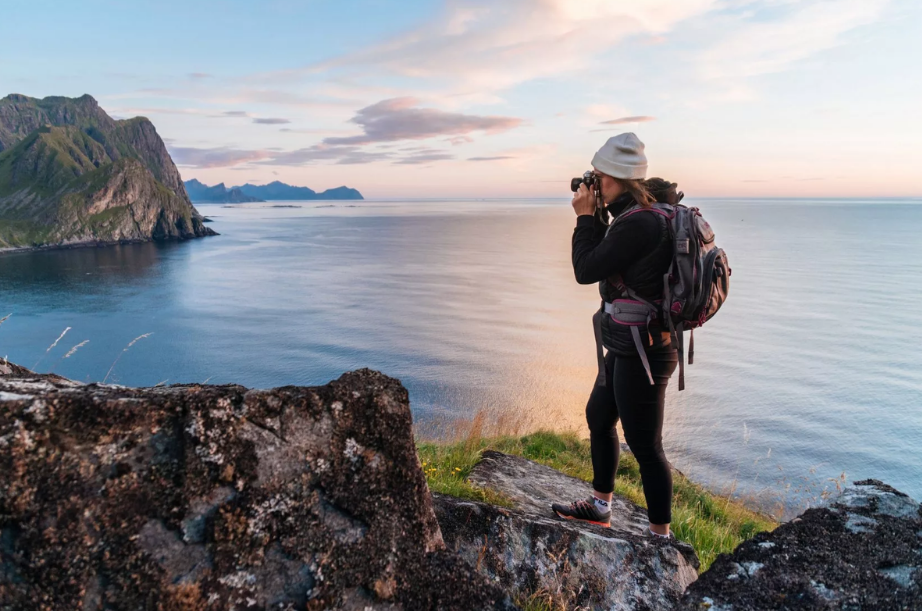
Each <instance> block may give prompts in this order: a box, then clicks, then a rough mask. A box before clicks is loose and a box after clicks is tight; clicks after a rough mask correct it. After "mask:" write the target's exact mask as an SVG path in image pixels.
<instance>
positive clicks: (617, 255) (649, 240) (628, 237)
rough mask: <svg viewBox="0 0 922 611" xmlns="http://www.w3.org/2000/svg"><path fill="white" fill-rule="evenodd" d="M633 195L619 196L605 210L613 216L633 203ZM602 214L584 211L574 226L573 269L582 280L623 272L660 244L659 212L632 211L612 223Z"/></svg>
mask: <svg viewBox="0 0 922 611" xmlns="http://www.w3.org/2000/svg"><path fill="white" fill-rule="evenodd" d="M633 203H634V199H633V198H631V197H628V198H623V197H618V198H616V199H615V201H613V202H612V203H611V204H609V205H608V206H607V207H606V208H605V211H606V212H608V213H609V214H610V215H611V217H612V218H615V217H617V216H618V215H619V214H620V213H621V212H623V211H624V209H625V208H626V207H627V206H629V205H631V204H633ZM606 229H608V226H607V225H606V224H605V223H603V222H602V220H601V219H600V218H599V215H597V214H596V215H593V214H581V215H580V216H578V217H576V229H574V230H573V271H574V273H575V274H576V281H577V282H578V283H580V284H593V283H594V282H599V281H601V280H604V279H605V278H608V277H610V276H617V275H621V274H623V273H624V272H625V270H627V268H628V267H629V266H630V265H631V264H632V263H634V262H636V261H639V260H641V259H643V258H644V257H646V256H647V255H649V254H651V253H652V252H653V250H654V249H655V248H656V247H657V246H659V244H660V232H661V227H660V221H659V219H658V217H657V215H656V214H652V213H642V214H632V215H630V216H628V217H627V218H625V219H623V220H622V221H621V222H620V223H618V224H617V225H615V226H614V227H612V230H611V231H610V232H609V233H608V236H606V235H605V230H606Z"/></svg>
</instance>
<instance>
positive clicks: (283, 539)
mask: <svg viewBox="0 0 922 611" xmlns="http://www.w3.org/2000/svg"><path fill="white" fill-rule="evenodd" d="M509 606H510V605H509V603H508V602H507V600H506V596H505V595H504V594H503V593H502V592H501V591H500V590H499V589H498V588H497V587H495V586H493V585H491V584H489V583H488V582H487V580H486V579H484V578H483V577H481V576H480V575H478V574H477V573H475V572H474V571H473V569H472V568H471V567H470V566H469V565H467V564H465V563H464V562H463V561H461V560H460V559H459V558H458V557H457V556H456V555H454V554H453V553H451V552H448V551H446V550H445V549H444V543H443V541H442V537H441V535H440V532H439V526H438V523H437V522H436V518H435V515H434V513H433V510H432V505H431V501H430V497H429V492H428V489H427V487H426V482H425V479H424V476H423V474H422V471H421V469H420V466H419V463H418V459H417V457H416V452H415V446H414V444H413V439H412V436H411V420H410V410H409V404H408V397H407V392H406V390H405V389H404V388H403V386H401V385H400V383H399V382H398V381H397V380H394V379H392V378H389V377H387V376H384V375H382V374H380V373H377V372H374V371H370V370H367V369H363V370H360V371H356V372H352V373H347V374H345V375H343V376H342V377H340V378H339V379H338V380H336V381H334V382H331V383H329V384H327V385H326V386H319V387H313V388H304V387H294V386H288V387H284V388H277V389H272V390H247V389H246V388H243V387H241V386H234V385H226V386H201V385H186V386H181V385H174V386H171V387H165V388H148V389H131V388H124V387H119V386H105V385H97V384H88V385H83V384H78V383H76V382H71V381H69V380H65V379H63V378H60V377H57V376H38V375H35V374H32V373H31V372H28V371H27V370H24V369H22V368H20V367H17V366H15V365H10V364H6V363H4V364H3V368H2V369H0V609H3V610H7V609H10V610H12V609H30V610H64V609H67V610H82V611H95V610H102V609H106V610H126V611H127V610H132V611H134V610H137V609H151V610H153V609H157V610H160V609H162V610H176V611H178V610H186V609H188V610H190V611H191V610H231V609H238V610H242V609H290V610H294V609H298V610H301V609H309V610H319V609H349V610H352V609H355V610H362V611H364V610H379V609H381V610H384V609H386V610H397V609H408V610H409V609H459V610H460V609H465V610H467V609H494V608H509Z"/></svg>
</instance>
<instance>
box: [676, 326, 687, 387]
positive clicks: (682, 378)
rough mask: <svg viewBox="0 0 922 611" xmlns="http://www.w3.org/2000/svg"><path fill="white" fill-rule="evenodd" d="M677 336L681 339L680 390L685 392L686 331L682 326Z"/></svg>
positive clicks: (679, 348) (679, 346)
mask: <svg viewBox="0 0 922 611" xmlns="http://www.w3.org/2000/svg"><path fill="white" fill-rule="evenodd" d="M676 334H677V335H678V338H679V345H678V350H679V390H685V356H684V354H683V353H684V352H685V330H684V329H683V328H682V325H681V324H679V328H678V330H677V333H676Z"/></svg>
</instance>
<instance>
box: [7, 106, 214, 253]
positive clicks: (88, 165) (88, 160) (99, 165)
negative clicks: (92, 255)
mask: <svg viewBox="0 0 922 611" xmlns="http://www.w3.org/2000/svg"><path fill="white" fill-rule="evenodd" d="M206 235H215V232H214V231H213V230H211V229H209V228H207V227H205V226H204V225H203V222H202V216H201V215H200V214H199V213H198V211H196V210H195V208H194V207H193V206H192V204H191V202H190V201H189V198H188V195H187V194H186V190H185V187H184V186H183V183H182V179H181V177H180V175H179V171H178V170H177V169H176V166H175V165H174V164H173V161H172V159H171V158H170V155H169V153H168V152H167V150H166V146H164V144H163V141H162V140H161V139H160V136H159V135H158V134H157V131H156V129H154V126H153V124H152V123H151V122H150V121H148V120H147V119H145V118H143V117H137V118H134V119H128V120H124V121H116V120H114V119H112V118H111V117H109V116H108V115H107V114H106V113H105V112H104V111H103V110H102V109H101V108H100V107H99V105H98V104H97V103H96V100H94V99H93V98H92V97H90V96H88V95H85V96H82V97H80V98H73V99H72V98H63V97H48V98H44V99H41V100H39V99H35V98H30V97H27V96H23V95H18V94H13V95H9V96H7V97H5V98H3V99H0V249H4V248H14V247H39V246H66V245H79V244H100V243H114V242H132V241H147V240H165V239H188V238H195V237H201V236H206Z"/></svg>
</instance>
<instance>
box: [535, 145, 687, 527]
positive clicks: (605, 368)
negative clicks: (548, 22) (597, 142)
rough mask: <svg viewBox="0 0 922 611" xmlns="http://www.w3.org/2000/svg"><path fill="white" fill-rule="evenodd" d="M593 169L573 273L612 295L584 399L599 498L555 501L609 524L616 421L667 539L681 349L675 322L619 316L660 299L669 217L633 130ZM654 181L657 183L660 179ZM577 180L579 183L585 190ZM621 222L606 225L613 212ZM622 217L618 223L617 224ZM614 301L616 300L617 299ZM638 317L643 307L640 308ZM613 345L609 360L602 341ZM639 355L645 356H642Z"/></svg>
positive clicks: (582, 200) (671, 188) (582, 201)
mask: <svg viewBox="0 0 922 611" xmlns="http://www.w3.org/2000/svg"><path fill="white" fill-rule="evenodd" d="M592 167H593V171H592V172H591V173H590V172H587V173H586V174H585V175H584V177H583V178H582V179H574V181H573V185H572V187H573V189H574V191H575V195H574V196H573V210H574V211H575V212H576V214H577V218H576V229H575V230H574V232H573V270H574V272H575V273H576V281H577V282H578V283H580V284H592V283H595V282H598V283H599V292H600V293H601V295H602V299H603V301H604V304H603V307H602V309H601V310H600V311H599V312H597V313H596V315H595V316H594V317H593V322H594V324H595V330H596V343H597V352H598V358H599V375H598V378H597V380H596V385H595V387H594V388H593V389H592V393H591V395H590V396H589V401H588V404H587V405H586V420H587V421H588V423H589V432H590V436H589V439H590V444H591V448H592V469H593V482H592V486H593V495H592V497H591V498H589V499H581V500H577V501H575V502H573V503H570V504H554V505H553V510H554V511H555V512H556V513H557V515H559V516H560V517H563V518H567V519H573V520H583V521H586V522H590V523H593V524H601V525H603V526H609V525H610V524H611V501H612V492H613V491H614V488H615V472H616V471H617V469H618V459H619V450H620V448H619V443H618V434H617V431H616V430H615V425H616V424H617V422H618V420H619V419H620V420H621V426H622V428H623V429H624V437H625V441H626V442H627V444H628V446H629V447H630V449H631V451H632V452H633V453H634V456H635V457H636V459H637V462H638V463H639V465H640V475H641V479H642V481H643V491H644V496H645V497H646V500H647V513H648V516H649V520H650V532H649V534H650V536H660V537H665V538H668V537H670V536H671V534H670V532H669V523H670V522H671V520H672V515H671V513H672V512H671V510H672V472H671V469H670V465H669V461H667V460H666V455H665V453H664V452H663V440H662V430H663V411H664V402H665V397H666V385H667V384H668V383H669V378H670V377H671V376H672V374H673V372H674V371H675V370H676V367H677V365H678V356H677V351H676V348H675V347H674V346H673V344H672V342H671V339H670V337H671V334H670V331H669V329H668V328H664V325H663V324H662V322H661V321H660V320H658V319H657V318H656V317H653V316H652V315H650V314H649V310H643V315H642V316H641V319H643V320H641V321H640V322H637V323H632V322H631V321H630V318H626V319H625V318H623V317H622V318H621V320H626V321H627V322H619V321H618V320H616V319H615V317H616V316H617V314H616V312H617V313H621V312H623V311H627V312H628V314H627V315H628V316H630V314H631V312H630V311H629V310H630V309H631V308H632V307H635V306H639V307H641V308H642V306H640V305H639V304H651V303H652V304H655V303H661V302H662V299H663V291H664V288H663V277H664V275H665V274H666V273H667V271H668V270H669V268H670V264H671V263H672V259H673V248H674V247H673V241H672V238H671V236H670V233H669V227H668V225H667V220H666V218H665V217H664V216H663V215H662V214H656V213H655V212H656V210H653V209H652V205H653V202H654V197H653V195H651V193H650V191H649V190H648V183H645V181H644V179H645V178H646V174H647V158H646V156H645V155H644V145H643V143H642V142H641V141H640V139H638V138H637V136H636V135H634V134H632V133H626V134H620V135H618V136H615V137H613V138H610V139H609V140H608V142H606V143H605V145H604V146H602V148H601V149H599V151H598V152H597V153H596V154H595V156H594V157H593V159H592ZM654 181H655V182H654ZM650 183H651V184H652V185H654V186H656V187H657V188H658V189H663V192H662V193H658V195H662V197H657V198H656V199H660V200H661V201H669V200H672V201H669V203H675V201H677V200H676V197H675V185H674V184H671V183H667V182H665V181H662V180H660V179H651V181H650ZM577 187H578V188H577ZM608 218H611V219H613V220H612V221H611V222H610V223H606V219H608ZM614 219H617V223H616V222H615V221H614ZM616 300H617V301H618V303H615V302H616ZM634 314H636V312H635V313H634ZM603 345H604V347H605V348H606V349H607V354H606V355H605V357H604V359H603V357H602V346H603ZM641 355H643V356H645V357H646V358H641Z"/></svg>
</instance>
